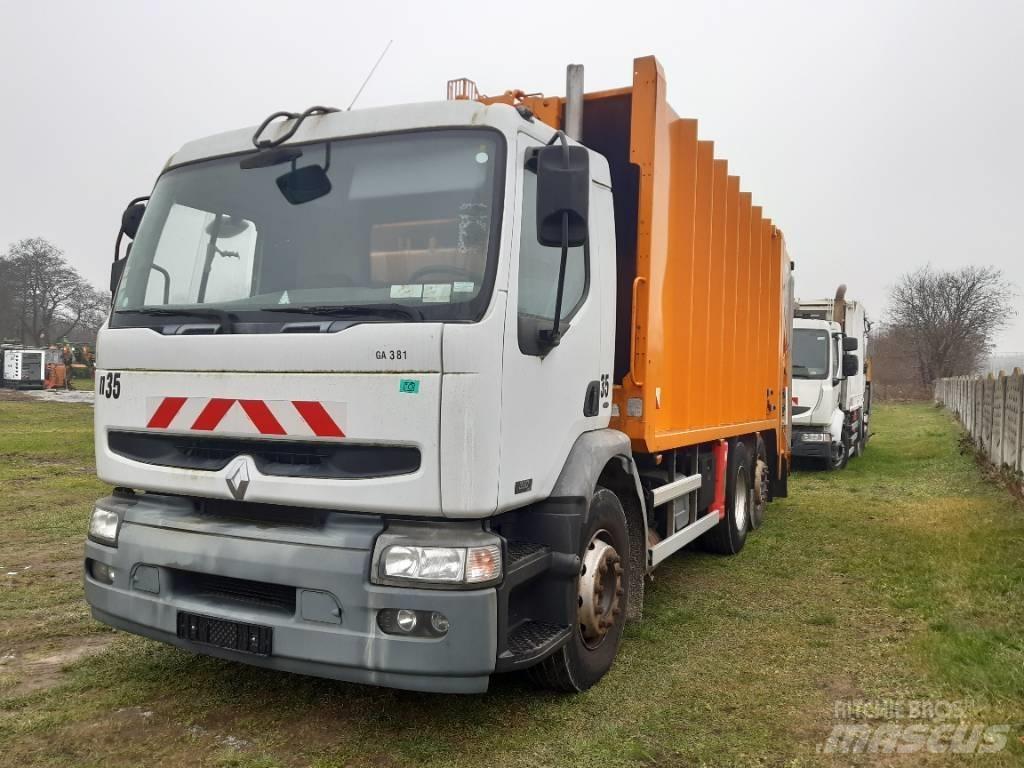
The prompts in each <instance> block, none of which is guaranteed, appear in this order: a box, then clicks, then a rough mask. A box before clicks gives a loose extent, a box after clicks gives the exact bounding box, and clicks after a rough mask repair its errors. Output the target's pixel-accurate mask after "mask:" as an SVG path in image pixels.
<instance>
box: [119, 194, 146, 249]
mask: <svg viewBox="0 0 1024 768" xmlns="http://www.w3.org/2000/svg"><path fill="white" fill-rule="evenodd" d="M145 212H146V204H145V203H132V204H131V205H129V206H128V207H127V208H125V209H124V213H122V214H121V231H122V232H124V234H126V235H128V239H129V240H134V239H135V235H137V234H138V232H139V224H141V223H142V214H144V213H145Z"/></svg>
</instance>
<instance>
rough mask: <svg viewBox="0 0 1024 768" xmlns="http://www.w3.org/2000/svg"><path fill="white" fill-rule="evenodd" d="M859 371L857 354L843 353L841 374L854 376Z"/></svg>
mask: <svg viewBox="0 0 1024 768" xmlns="http://www.w3.org/2000/svg"><path fill="white" fill-rule="evenodd" d="M859 371H860V363H858V362H857V356H856V355H851V354H850V353H849V352H847V353H846V354H845V355H843V376H856V375H857V373H858V372H859Z"/></svg>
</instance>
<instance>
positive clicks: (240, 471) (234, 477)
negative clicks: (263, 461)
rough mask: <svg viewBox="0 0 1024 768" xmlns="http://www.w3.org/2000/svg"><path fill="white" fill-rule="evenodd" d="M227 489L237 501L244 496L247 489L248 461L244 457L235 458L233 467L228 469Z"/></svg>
mask: <svg viewBox="0 0 1024 768" xmlns="http://www.w3.org/2000/svg"><path fill="white" fill-rule="evenodd" d="M227 484H228V490H229V491H231V495H232V496H234V497H235V499H236V500H237V501H241V500H242V499H244V498H245V492H246V491H247V490H248V489H249V461H248V460H247V459H245V458H239V459H236V460H235V464H234V467H232V468H231V469H230V470H229V471H228V476H227Z"/></svg>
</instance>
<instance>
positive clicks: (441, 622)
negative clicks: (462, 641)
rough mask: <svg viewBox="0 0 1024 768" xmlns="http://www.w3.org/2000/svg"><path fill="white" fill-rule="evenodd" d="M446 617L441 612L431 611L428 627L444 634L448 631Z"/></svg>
mask: <svg viewBox="0 0 1024 768" xmlns="http://www.w3.org/2000/svg"><path fill="white" fill-rule="evenodd" d="M448 626H449V625H448V617H447V616H445V615H444V614H443V613H438V612H437V611H432V612H431V614H430V627H431V629H433V630H434V631H435V632H437V634H439V635H444V634H447V633H448Z"/></svg>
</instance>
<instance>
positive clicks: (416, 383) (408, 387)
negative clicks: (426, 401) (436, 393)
mask: <svg viewBox="0 0 1024 768" xmlns="http://www.w3.org/2000/svg"><path fill="white" fill-rule="evenodd" d="M398 391H399V392H404V393H406V394H407V395H418V394H419V393H420V380H419V379H402V380H401V381H399V382H398Z"/></svg>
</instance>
